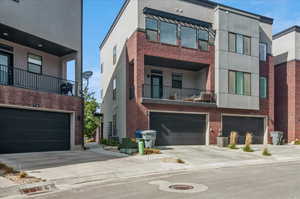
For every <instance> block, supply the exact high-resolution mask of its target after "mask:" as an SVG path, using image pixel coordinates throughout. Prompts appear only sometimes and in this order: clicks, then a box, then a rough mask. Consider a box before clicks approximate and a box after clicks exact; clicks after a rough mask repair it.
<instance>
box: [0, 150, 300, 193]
mask: <svg viewBox="0 0 300 199" xmlns="http://www.w3.org/2000/svg"><path fill="white" fill-rule="evenodd" d="M253 148H254V149H255V152H254V153H245V152H242V150H230V149H227V148H218V147H216V146H176V147H167V148H163V149H162V154H160V155H150V156H139V155H137V156H126V155H123V154H119V153H113V152H108V151H104V150H103V149H102V148H101V147H99V146H96V145H95V146H93V147H91V149H90V150H89V151H81V152H50V153H34V154H16V155H5V156H4V155H0V162H1V161H2V162H5V163H10V166H18V165H22V164H23V166H22V168H27V169H26V170H25V171H26V172H27V173H28V174H29V175H31V176H35V177H38V178H42V179H46V180H48V181H52V182H55V183H56V185H57V186H58V188H61V189H70V188H72V187H80V186H84V185H87V184H89V183H100V182H105V181H112V180H116V179H125V178H131V177H140V176H149V175H154V174H167V173H173V172H180V171H192V170H200V169H213V168H222V167H240V166H248V165H260V164H271V163H278V162H290V161H300V146H276V147H274V146H269V149H270V152H271V153H272V154H273V156H271V157H264V156H262V155H261V151H262V149H263V148H264V147H263V146H253ZM166 158H167V159H177V158H179V159H181V160H184V161H185V162H186V164H179V163H168V162H165V161H163V160H164V159H166ZM76 160H77V161H76ZM22 161H23V162H22ZM30 165H31V168H30Z"/></svg>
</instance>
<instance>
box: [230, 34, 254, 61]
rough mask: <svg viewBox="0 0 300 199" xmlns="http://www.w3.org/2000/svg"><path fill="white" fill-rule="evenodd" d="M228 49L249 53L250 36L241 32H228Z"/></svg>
mask: <svg viewBox="0 0 300 199" xmlns="http://www.w3.org/2000/svg"><path fill="white" fill-rule="evenodd" d="M228 51H229V52H234V53H239V54H244V55H249V56H250V55H251V38H250V37H248V36H244V35H241V34H235V33H229V34H228Z"/></svg>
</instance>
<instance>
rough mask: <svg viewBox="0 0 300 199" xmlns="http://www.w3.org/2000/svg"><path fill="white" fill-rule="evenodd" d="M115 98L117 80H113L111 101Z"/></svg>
mask: <svg viewBox="0 0 300 199" xmlns="http://www.w3.org/2000/svg"><path fill="white" fill-rule="evenodd" d="M116 98H117V79H116V78H114V79H113V100H115V99H116Z"/></svg>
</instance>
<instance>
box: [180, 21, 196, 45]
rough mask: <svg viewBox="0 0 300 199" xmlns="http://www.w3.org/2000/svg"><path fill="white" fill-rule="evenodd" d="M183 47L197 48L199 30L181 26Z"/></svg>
mask: <svg viewBox="0 0 300 199" xmlns="http://www.w3.org/2000/svg"><path fill="white" fill-rule="evenodd" d="M181 46H183V47H187V48H197V30H196V29H194V28H189V27H185V26H181Z"/></svg>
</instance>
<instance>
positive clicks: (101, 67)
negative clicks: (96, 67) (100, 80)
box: [100, 63, 104, 74]
mask: <svg viewBox="0 0 300 199" xmlns="http://www.w3.org/2000/svg"><path fill="white" fill-rule="evenodd" d="M103 66H104V64H103V63H101V65H100V73H101V74H103Z"/></svg>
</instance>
